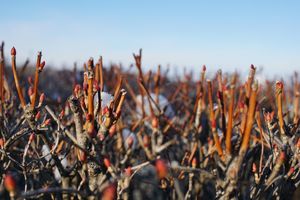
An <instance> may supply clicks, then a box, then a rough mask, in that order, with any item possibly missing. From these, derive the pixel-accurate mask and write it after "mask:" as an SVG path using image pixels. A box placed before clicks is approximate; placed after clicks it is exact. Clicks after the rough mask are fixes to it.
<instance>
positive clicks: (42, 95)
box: [39, 93, 46, 104]
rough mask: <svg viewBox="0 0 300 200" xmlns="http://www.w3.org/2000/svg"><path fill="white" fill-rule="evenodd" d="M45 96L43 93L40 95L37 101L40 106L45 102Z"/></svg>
mask: <svg viewBox="0 0 300 200" xmlns="http://www.w3.org/2000/svg"><path fill="white" fill-rule="evenodd" d="M45 98H46V96H45V94H44V93H42V94H41V96H40V99H39V103H40V104H42V103H43V102H44V100H45Z"/></svg>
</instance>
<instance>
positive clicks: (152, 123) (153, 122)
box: [151, 117, 159, 128]
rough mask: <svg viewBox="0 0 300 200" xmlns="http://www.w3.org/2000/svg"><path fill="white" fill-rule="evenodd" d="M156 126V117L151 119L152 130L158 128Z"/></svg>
mask: <svg viewBox="0 0 300 200" xmlns="http://www.w3.org/2000/svg"><path fill="white" fill-rule="evenodd" d="M158 124H159V122H158V119H157V118H156V117H153V118H152V121H151V125H152V127H153V128H158Z"/></svg>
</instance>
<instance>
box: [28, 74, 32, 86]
mask: <svg viewBox="0 0 300 200" xmlns="http://www.w3.org/2000/svg"><path fill="white" fill-rule="evenodd" d="M27 81H28V83H29V84H30V85H32V84H33V79H32V76H28V78H27Z"/></svg>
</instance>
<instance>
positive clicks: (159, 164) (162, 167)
mask: <svg viewBox="0 0 300 200" xmlns="http://www.w3.org/2000/svg"><path fill="white" fill-rule="evenodd" d="M155 168H156V172H157V175H158V178H160V179H162V178H165V177H166V176H167V174H168V167H167V164H166V162H165V161H164V160H162V159H159V160H157V161H156V163H155Z"/></svg>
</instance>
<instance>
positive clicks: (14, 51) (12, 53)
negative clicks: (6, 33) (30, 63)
mask: <svg viewBox="0 0 300 200" xmlns="http://www.w3.org/2000/svg"><path fill="white" fill-rule="evenodd" d="M16 54H17V51H16V49H15V47H13V48H12V49H11V50H10V55H12V56H15V55H16Z"/></svg>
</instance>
